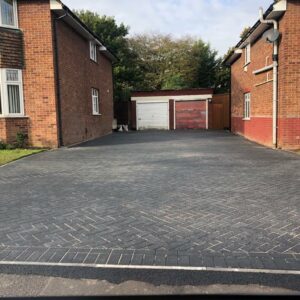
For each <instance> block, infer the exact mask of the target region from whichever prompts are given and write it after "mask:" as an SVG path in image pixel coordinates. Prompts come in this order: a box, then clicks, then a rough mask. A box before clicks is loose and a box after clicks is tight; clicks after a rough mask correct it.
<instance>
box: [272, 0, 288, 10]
mask: <svg viewBox="0 0 300 300" xmlns="http://www.w3.org/2000/svg"><path fill="white" fill-rule="evenodd" d="M286 10H287V1H286V0H281V1H279V2H277V3H276V4H274V9H273V11H286Z"/></svg>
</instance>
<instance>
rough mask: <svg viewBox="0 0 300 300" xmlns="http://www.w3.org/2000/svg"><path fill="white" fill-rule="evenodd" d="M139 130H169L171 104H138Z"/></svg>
mask: <svg viewBox="0 0 300 300" xmlns="http://www.w3.org/2000/svg"><path fill="white" fill-rule="evenodd" d="M137 129H138V130H147V129H160V130H169V102H140V103H137Z"/></svg>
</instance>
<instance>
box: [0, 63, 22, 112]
mask: <svg viewBox="0 0 300 300" xmlns="http://www.w3.org/2000/svg"><path fill="white" fill-rule="evenodd" d="M9 70H12V71H17V72H18V81H8V80H7V71H9ZM8 85H15V86H18V87H19V93H20V94H19V97H20V113H10V112H9V104H8V88H7V87H8ZM0 91H1V107H2V114H0V117H24V95H23V79H22V70H18V69H0Z"/></svg>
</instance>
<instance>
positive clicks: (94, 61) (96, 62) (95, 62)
mask: <svg viewBox="0 0 300 300" xmlns="http://www.w3.org/2000/svg"><path fill="white" fill-rule="evenodd" d="M90 61H91V62H92V63H94V64H96V65H99V64H98V61H96V60H93V59H91V58H90Z"/></svg>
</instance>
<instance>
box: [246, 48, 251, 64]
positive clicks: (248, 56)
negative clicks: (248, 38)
mask: <svg viewBox="0 0 300 300" xmlns="http://www.w3.org/2000/svg"><path fill="white" fill-rule="evenodd" d="M250 62H251V44H248V45H247V46H246V48H245V65H248V64H250Z"/></svg>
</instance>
